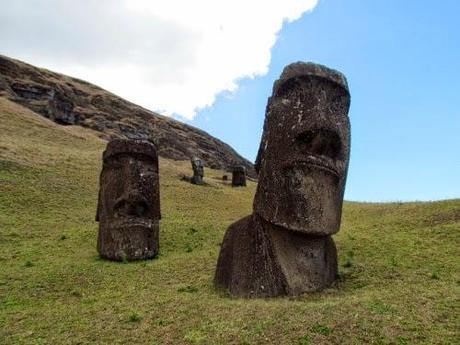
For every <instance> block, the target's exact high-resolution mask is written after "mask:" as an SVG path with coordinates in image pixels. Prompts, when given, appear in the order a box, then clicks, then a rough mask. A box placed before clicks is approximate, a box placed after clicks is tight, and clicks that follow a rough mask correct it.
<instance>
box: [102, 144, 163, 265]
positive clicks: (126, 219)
mask: <svg viewBox="0 0 460 345" xmlns="http://www.w3.org/2000/svg"><path fill="white" fill-rule="evenodd" d="M159 187H160V186H159V175H158V153H157V149H156V147H155V145H154V144H152V143H151V142H149V141H145V140H125V139H115V140H112V141H111V142H109V143H108V145H107V148H106V150H105V151H104V153H103V167H102V172H101V176H100V190H99V202H98V208H97V216H96V220H98V221H99V237H98V249H99V252H100V254H101V256H103V257H108V258H111V259H120V257H119V256H120V255H121V256H123V255H124V256H127V257H128V259H140V258H146V257H153V256H155V255H156V252H157V251H158V221H159V219H160V218H161V213H160V188H159Z"/></svg>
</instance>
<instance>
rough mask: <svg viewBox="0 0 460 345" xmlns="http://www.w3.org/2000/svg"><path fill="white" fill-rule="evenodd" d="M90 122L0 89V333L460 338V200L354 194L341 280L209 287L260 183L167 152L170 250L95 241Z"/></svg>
mask: <svg viewBox="0 0 460 345" xmlns="http://www.w3.org/2000/svg"><path fill="white" fill-rule="evenodd" d="M104 147H105V142H104V141H102V140H100V139H99V138H98V137H97V135H96V133H95V132H91V131H89V130H84V129H82V128H78V127H62V126H59V125H56V124H54V123H51V122H49V121H48V120H46V119H43V118H41V117H39V116H37V115H35V114H34V113H32V112H30V111H29V110H26V109H24V108H22V107H20V106H18V105H15V104H13V103H10V102H8V101H6V100H3V99H0V344H201V343H202V344H267V343H272V344H353V343H354V344H361V343H364V344H368V343H369V344H372V343H373V344H419V343H425V344H449V343H450V344H454V343H458V341H459V333H458V326H459V319H458V313H459V303H458V295H459V281H460V277H459V274H458V272H459V244H460V243H459V242H460V241H459V237H460V200H452V201H444V202H436V203H404V204H398V203H395V204H364V203H346V205H345V210H344V219H343V226H342V230H341V232H340V233H339V234H338V235H337V236H335V240H336V243H337V247H338V250H339V256H340V258H339V259H340V268H339V269H340V279H339V280H338V281H337V283H336V284H335V285H334V286H333V287H332V288H330V289H328V290H326V291H324V292H322V293H314V294H310V295H305V296H302V297H299V298H279V299H269V300H262V299H259V300H242V299H231V298H229V297H228V296H226V295H225V293H222V292H216V291H215V290H214V289H213V286H212V278H213V274H214V267H215V263H216V259H217V255H218V251H219V244H220V243H221V241H222V237H223V234H224V231H225V229H226V228H227V226H228V225H229V224H230V223H232V222H233V221H235V220H237V219H238V218H240V217H242V216H244V215H247V214H249V213H250V212H251V204H252V198H253V194H254V191H255V183H253V182H250V183H249V186H248V188H239V189H232V188H231V187H230V186H229V185H228V184H223V183H222V182H221V176H222V174H223V172H221V171H212V170H206V171H205V173H206V181H207V182H208V185H207V186H204V187H200V186H194V185H191V184H188V183H186V182H183V181H180V178H179V175H180V174H190V173H191V171H190V170H191V169H190V166H189V163H188V162H173V161H169V160H161V164H160V174H161V203H162V204H161V207H162V214H163V219H162V221H161V255H160V256H159V258H158V259H155V260H151V261H145V262H135V263H127V264H123V263H113V262H108V261H103V260H100V259H99V258H98V256H97V252H96V233H97V223H96V222H95V221H94V216H95V210H96V196H97V190H98V176H99V172H100V167H101V161H100V158H101V152H102V150H103V148H104Z"/></svg>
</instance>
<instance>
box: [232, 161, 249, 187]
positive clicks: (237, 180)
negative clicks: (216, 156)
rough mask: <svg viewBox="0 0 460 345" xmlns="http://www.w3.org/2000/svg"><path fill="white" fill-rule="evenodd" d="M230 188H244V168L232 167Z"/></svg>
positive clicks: (239, 166)
mask: <svg viewBox="0 0 460 345" xmlns="http://www.w3.org/2000/svg"><path fill="white" fill-rule="evenodd" d="M232 187H246V167H245V166H244V165H235V166H233V168H232Z"/></svg>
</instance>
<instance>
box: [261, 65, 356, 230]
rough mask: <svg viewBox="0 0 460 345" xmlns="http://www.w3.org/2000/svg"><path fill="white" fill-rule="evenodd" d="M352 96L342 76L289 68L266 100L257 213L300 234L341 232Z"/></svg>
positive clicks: (319, 68) (316, 67) (323, 70)
mask: <svg viewBox="0 0 460 345" xmlns="http://www.w3.org/2000/svg"><path fill="white" fill-rule="evenodd" d="M349 107H350V93H349V90H348V85H347V81H346V78H345V76H344V75H343V74H341V73H340V72H337V71H335V70H332V69H329V68H327V67H325V66H322V65H317V64H313V63H303V62H298V63H294V64H291V65H288V66H287V67H286V68H285V69H284V71H283V73H282V74H281V77H280V78H279V79H278V80H277V81H276V82H275V84H274V86H273V92H272V96H271V97H270V98H269V100H268V104H267V108H266V117H265V123H264V130H263V134H262V141H261V144H260V148H259V152H258V156H257V160H256V170H257V172H258V174H259V183H258V188H257V192H256V197H255V199H254V210H255V212H256V213H257V214H259V215H260V216H261V217H262V218H264V219H265V220H267V221H269V222H271V223H274V224H276V225H279V226H282V227H284V228H288V229H291V230H293V231H298V232H302V233H307V234H311V235H330V234H333V233H336V232H337V231H338V230H339V226H340V219H341V210H342V202H343V194H344V189H345V181H346V176H347V170H348V161H349V155H350V122H349V118H348V110H349Z"/></svg>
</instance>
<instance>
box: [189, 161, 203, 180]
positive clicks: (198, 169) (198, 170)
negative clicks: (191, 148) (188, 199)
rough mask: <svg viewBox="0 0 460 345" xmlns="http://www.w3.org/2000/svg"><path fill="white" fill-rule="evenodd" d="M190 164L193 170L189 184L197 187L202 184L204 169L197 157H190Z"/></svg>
mask: <svg viewBox="0 0 460 345" xmlns="http://www.w3.org/2000/svg"><path fill="white" fill-rule="evenodd" d="M191 163H192V169H193V176H192V179H191V182H192V183H193V184H197V185H201V184H203V176H204V168H203V163H202V162H201V159H199V158H198V157H192V159H191Z"/></svg>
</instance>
